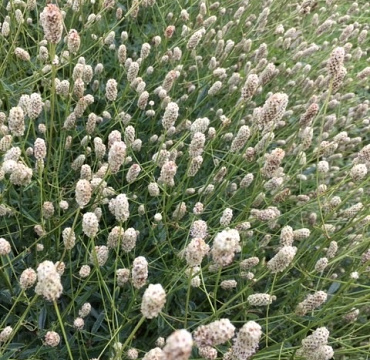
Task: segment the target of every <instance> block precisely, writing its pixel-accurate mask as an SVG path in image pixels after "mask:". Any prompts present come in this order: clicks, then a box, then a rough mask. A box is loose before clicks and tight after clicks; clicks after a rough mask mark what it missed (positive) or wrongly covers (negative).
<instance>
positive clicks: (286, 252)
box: [267, 246, 297, 273]
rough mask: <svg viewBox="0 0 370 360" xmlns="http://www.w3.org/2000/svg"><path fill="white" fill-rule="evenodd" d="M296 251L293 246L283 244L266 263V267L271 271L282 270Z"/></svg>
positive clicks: (291, 259)
mask: <svg viewBox="0 0 370 360" xmlns="http://www.w3.org/2000/svg"><path fill="white" fill-rule="evenodd" d="M296 252H297V248H296V247H295V246H283V247H282V248H281V249H280V250H279V252H278V253H277V254H276V255H275V256H274V257H273V258H272V259H271V260H270V261H269V262H268V263H267V268H268V269H269V270H270V271H271V272H272V273H277V272H281V271H284V270H285V269H286V268H287V267H288V266H289V265H290V263H291V262H292V261H293V258H294V256H295V254H296Z"/></svg>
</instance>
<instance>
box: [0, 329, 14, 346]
mask: <svg viewBox="0 0 370 360" xmlns="http://www.w3.org/2000/svg"><path fill="white" fill-rule="evenodd" d="M12 332H13V328H12V327H11V326H6V327H5V328H4V329H3V330H2V331H1V332H0V343H2V342H5V341H8V340H9V338H10V335H11V334H12Z"/></svg>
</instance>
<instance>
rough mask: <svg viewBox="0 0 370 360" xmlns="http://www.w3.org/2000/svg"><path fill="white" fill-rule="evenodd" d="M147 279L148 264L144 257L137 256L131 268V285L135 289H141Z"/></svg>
mask: <svg viewBox="0 0 370 360" xmlns="http://www.w3.org/2000/svg"><path fill="white" fill-rule="evenodd" d="M147 278H148V262H147V261H146V259H145V257H144V256H139V257H137V258H136V259H135V260H134V263H133V267H132V284H133V285H134V287H135V288H136V289H140V288H142V287H143V286H144V285H145V283H146V279H147Z"/></svg>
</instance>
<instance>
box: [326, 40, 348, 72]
mask: <svg viewBox="0 0 370 360" xmlns="http://www.w3.org/2000/svg"><path fill="white" fill-rule="evenodd" d="M344 56H345V51H344V48H342V47H337V48H335V49H334V50H333V51H332V53H331V54H330V58H329V61H328V63H327V69H328V72H329V75H330V76H331V77H335V76H336V75H337V74H338V72H339V71H340V69H341V68H342V66H343V62H344Z"/></svg>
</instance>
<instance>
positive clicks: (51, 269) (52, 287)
mask: <svg viewBox="0 0 370 360" xmlns="http://www.w3.org/2000/svg"><path fill="white" fill-rule="evenodd" d="M37 279H38V282H37V284H36V287H35V292H36V294H38V295H42V296H43V297H44V298H45V299H46V300H49V301H55V300H56V299H58V298H59V297H60V295H61V294H62V291H63V286H62V284H61V282H60V275H59V274H58V272H57V269H56V267H55V265H54V263H53V262H51V261H48V260H46V261H44V262H42V263H41V264H40V265H39V266H38V267H37Z"/></svg>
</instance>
